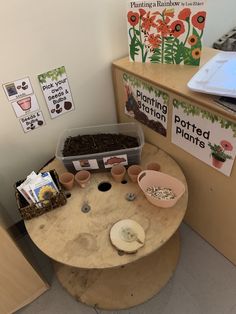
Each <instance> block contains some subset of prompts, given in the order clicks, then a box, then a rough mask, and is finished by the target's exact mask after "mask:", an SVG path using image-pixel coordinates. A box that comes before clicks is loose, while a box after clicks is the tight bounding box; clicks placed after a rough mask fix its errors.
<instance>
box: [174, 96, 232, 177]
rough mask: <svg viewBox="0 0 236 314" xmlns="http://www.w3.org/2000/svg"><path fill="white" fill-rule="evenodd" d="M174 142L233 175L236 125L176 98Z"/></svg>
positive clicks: (217, 168)
mask: <svg viewBox="0 0 236 314" xmlns="http://www.w3.org/2000/svg"><path fill="white" fill-rule="evenodd" d="M172 143H174V144H176V145H177V146H179V147H181V148H182V149H184V150H185V151H187V152H188V153H190V154H191V155H193V156H195V157H196V158H198V159H200V160H202V161H203V162H205V163H206V164H208V165H209V166H211V167H213V168H215V169H216V170H218V171H220V172H222V173H223V174H225V175H227V176H230V173H231V170H232V167H233V163H234V159H235V154H236V123H234V122H231V121H229V120H226V119H224V118H223V117H221V116H217V115H216V114H214V113H211V112H209V111H206V110H203V109H200V108H199V107H195V106H193V105H190V104H187V103H185V102H182V101H179V100H177V99H174V100H173V116H172Z"/></svg>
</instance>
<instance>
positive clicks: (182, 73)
mask: <svg viewBox="0 0 236 314" xmlns="http://www.w3.org/2000/svg"><path fill="white" fill-rule="evenodd" d="M219 52H220V51H219V50H215V49H212V48H204V49H203V52H202V58H201V66H202V65H203V64H205V63H206V62H207V61H208V60H210V59H211V58H212V57H214V56H215V55H216V54H217V53H219ZM113 66H114V67H116V68H118V69H120V70H122V71H125V72H129V73H131V74H133V75H136V76H138V77H140V78H141V79H143V80H147V81H149V82H150V83H152V84H154V85H157V86H158V87H160V88H163V89H165V90H167V91H170V92H174V93H175V94H177V95H179V96H182V97H184V98H186V99H189V100H190V101H195V102H196V101H197V103H198V104H199V105H201V106H203V107H205V108H208V109H211V110H213V111H214V112H216V113H220V114H223V115H224V116H226V117H228V118H230V119H231V120H235V121H236V113H235V114H234V113H233V112H231V111H229V110H227V109H224V107H222V106H220V105H218V104H217V103H216V102H215V101H214V99H215V98H216V97H217V96H214V95H207V94H203V93H197V92H193V91H191V90H190V89H189V88H188V86H187V83H188V81H189V80H190V79H191V78H192V77H193V75H194V74H195V73H196V72H197V71H198V70H199V67H196V66H189V65H186V66H185V65H173V64H154V63H144V64H143V63H139V62H130V61H129V59H128V57H126V58H123V59H119V60H116V61H114V62H113Z"/></svg>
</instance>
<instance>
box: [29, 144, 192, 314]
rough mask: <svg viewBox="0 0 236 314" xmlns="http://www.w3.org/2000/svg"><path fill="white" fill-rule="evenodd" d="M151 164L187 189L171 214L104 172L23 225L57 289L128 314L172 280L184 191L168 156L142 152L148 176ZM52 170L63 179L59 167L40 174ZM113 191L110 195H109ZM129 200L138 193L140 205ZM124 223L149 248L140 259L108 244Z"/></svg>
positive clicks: (179, 173)
mask: <svg viewBox="0 0 236 314" xmlns="http://www.w3.org/2000/svg"><path fill="white" fill-rule="evenodd" d="M151 161H156V162H158V163H159V164H160V166H161V171H162V172H165V173H168V174H170V175H172V176H174V177H176V178H178V179H179V180H181V181H182V182H183V183H184V184H185V187H186V191H185V193H184V195H183V196H182V197H181V199H180V200H179V201H178V202H177V203H176V205H175V206H173V207H172V208H159V207H156V206H154V205H152V204H151V203H149V202H148V201H147V199H146V198H145V195H144V193H143V192H142V191H141V189H140V188H139V186H138V184H136V183H132V182H131V181H130V180H129V179H128V177H126V181H127V183H123V184H122V183H117V182H115V181H114V180H113V179H112V177H111V174H110V172H99V173H92V176H91V181H90V184H89V185H88V186H87V187H86V188H84V189H82V188H79V187H78V186H74V188H73V190H72V191H71V197H70V198H68V201H67V204H66V205H65V206H62V207H60V208H57V209H54V210H52V211H50V212H48V213H46V214H44V215H42V216H40V217H37V218H33V219H31V220H28V221H25V226H26V229H27V231H28V233H29V236H30V237H31V239H32V240H33V242H34V243H35V244H36V245H37V247H38V248H39V249H40V250H41V251H42V252H44V253H45V254H46V255H48V256H49V257H50V258H51V259H52V260H53V263H54V266H55V272H56V275H57V277H58V279H59V281H60V283H61V284H62V286H63V287H64V288H65V289H66V290H67V291H68V292H69V293H70V294H71V295H72V296H74V297H75V298H76V299H77V300H79V301H81V302H83V303H86V304H88V305H91V306H96V307H97V308H101V309H107V310H114V309H117V310H118V309H125V308H129V307H132V306H135V305H138V304H140V303H143V302H145V301H147V300H148V299H150V298H151V297H152V296H154V295H155V294H156V293H157V292H159V291H160V289H161V288H162V287H163V286H164V285H165V284H166V283H167V282H168V280H169V279H170V277H171V275H172V274H173V273H174V270H175V268H176V265H177V263H178V259H179V254H180V240H179V233H178V227H179V225H180V223H181V221H182V219H183V217H184V214H185V212H186V208H187V200H188V190H187V184H186V180H185V177H184V174H183V172H182V171H181V169H180V167H179V166H178V165H177V164H176V162H175V161H174V160H173V159H172V158H171V157H170V156H169V155H167V154H166V153H165V152H163V151H162V150H160V149H158V148H157V147H155V146H153V145H150V144H145V145H144V147H143V150H142V156H141V165H142V166H143V168H144V169H145V166H146V164H147V163H149V162H151ZM51 169H56V171H57V173H58V174H60V173H62V172H64V171H66V170H65V168H64V165H63V164H62V163H61V162H60V161H58V160H56V159H55V160H54V161H52V162H51V163H50V164H48V165H47V166H46V167H45V168H44V169H43V171H46V170H51ZM109 183H110V185H111V188H110V189H109V190H106V189H108V187H109ZM101 184H102V185H101ZM99 188H100V189H102V190H100V189H99ZM104 190H106V191H104ZM127 193H134V194H135V195H136V198H135V200H133V201H128V200H127V199H126V194H127ZM83 205H86V206H87V205H89V207H90V211H89V212H87V213H86V212H83V211H82V210H81V209H82V207H83ZM121 219H133V220H134V221H136V222H137V223H139V224H140V225H141V226H142V227H143V228H144V230H145V234H146V239H145V245H144V246H143V247H142V248H140V249H139V250H138V251H137V252H136V253H133V254H125V253H123V252H120V251H118V250H117V249H116V248H115V247H114V246H113V245H112V244H111V241H110V237H109V233H110V229H111V227H112V226H113V225H114V224H115V223H116V222H117V221H119V220H121Z"/></svg>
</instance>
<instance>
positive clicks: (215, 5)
mask: <svg viewBox="0 0 236 314" xmlns="http://www.w3.org/2000/svg"><path fill="white" fill-rule="evenodd" d="M206 7H207V12H208V13H207V19H206V29H205V32H204V39H203V41H204V45H205V46H207V47H212V44H213V43H214V41H216V40H217V39H219V38H220V37H221V36H222V35H224V34H225V33H227V32H228V31H230V30H231V29H233V28H234V27H235V26H236V15H235V12H236V1H235V0H226V1H220V0H206Z"/></svg>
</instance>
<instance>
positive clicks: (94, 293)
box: [54, 232, 180, 310]
mask: <svg viewBox="0 0 236 314" xmlns="http://www.w3.org/2000/svg"><path fill="white" fill-rule="evenodd" d="M179 254H180V240H179V233H178V232H176V233H175V234H174V235H173V236H172V237H171V238H170V240H168V241H167V242H166V243H165V244H164V245H163V246H162V247H161V248H160V249H159V250H157V251H155V252H154V253H152V254H150V255H148V256H146V257H144V258H141V259H139V260H138V261H136V262H133V263H131V264H128V265H125V266H120V267H117V268H110V269H109V268H108V269H101V270H100V269H92V270H86V269H79V268H76V267H70V266H66V265H63V264H60V263H57V262H54V267H55V272H56V275H57V278H58V280H59V281H60V283H61V284H62V286H63V287H64V288H65V289H66V290H67V291H68V292H69V293H70V294H71V295H72V296H73V297H74V298H76V300H78V301H80V302H82V303H85V304H87V305H90V306H96V307H97V308H99V309H105V310H121V309H127V308H130V307H133V306H136V305H138V304H141V303H144V302H145V301H147V300H149V299H150V298H151V297H153V296H154V295H155V294H156V293H158V292H159V291H160V290H161V288H162V287H163V286H164V285H165V284H166V283H167V282H168V280H169V279H170V277H171V276H172V274H173V273H174V270H175V268H176V265H177V263H178V259H179Z"/></svg>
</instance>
